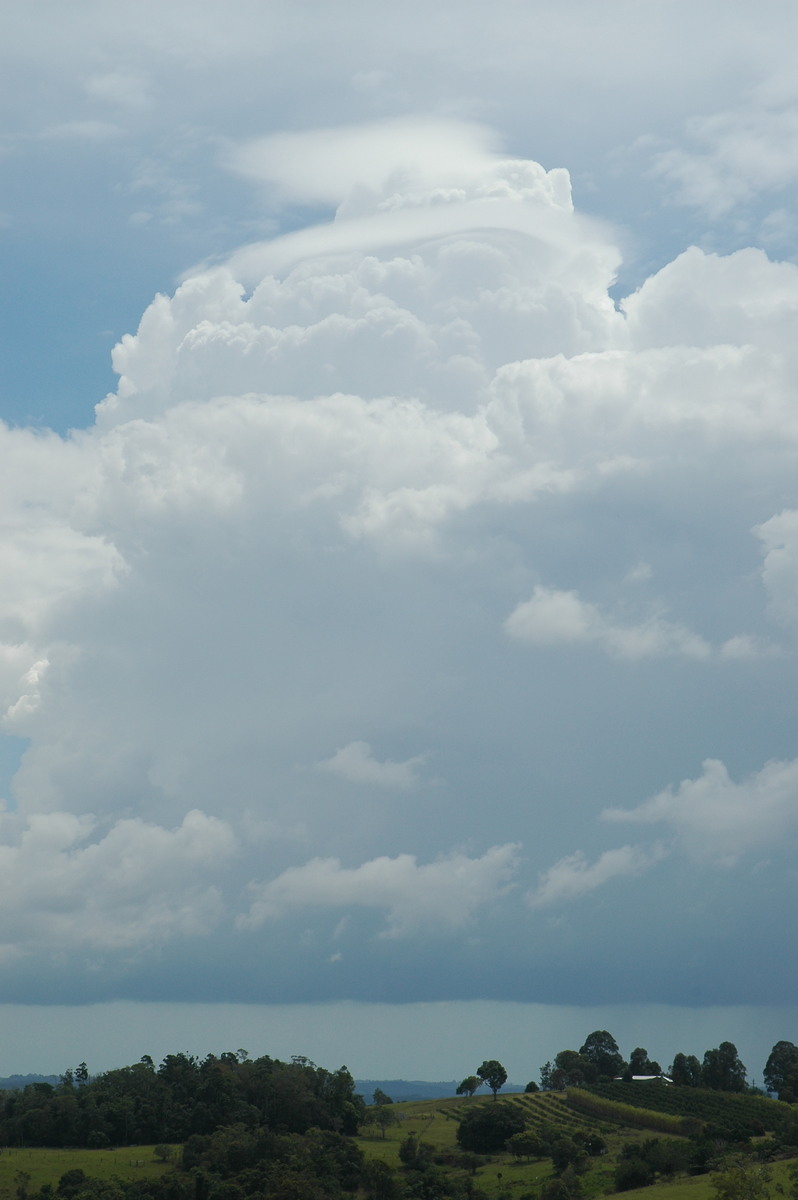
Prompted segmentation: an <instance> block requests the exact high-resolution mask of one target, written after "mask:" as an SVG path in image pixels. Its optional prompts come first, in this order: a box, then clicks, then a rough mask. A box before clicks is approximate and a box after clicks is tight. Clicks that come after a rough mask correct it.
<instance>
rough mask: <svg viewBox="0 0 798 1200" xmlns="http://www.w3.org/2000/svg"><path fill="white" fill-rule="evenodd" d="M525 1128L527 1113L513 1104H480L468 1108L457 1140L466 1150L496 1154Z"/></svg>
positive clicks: (458, 1129) (460, 1125)
mask: <svg viewBox="0 0 798 1200" xmlns="http://www.w3.org/2000/svg"><path fill="white" fill-rule="evenodd" d="M523 1129H524V1115H523V1113H522V1112H521V1111H520V1110H519V1109H518V1108H517V1107H516V1106H515V1105H514V1104H508V1103H507V1102H506V1101H502V1103H501V1104H478V1105H475V1107H473V1108H469V1109H468V1112H467V1113H466V1115H465V1116H464V1117H463V1119H462V1121H461V1122H460V1124H459V1125H458V1127H457V1142H458V1145H460V1146H461V1147H462V1148H463V1150H473V1152H474V1153H475V1154H493V1153H494V1152H495V1151H496V1150H501V1149H502V1148H503V1147H504V1144H505V1142H507V1141H508V1140H509V1139H510V1138H511V1137H512V1136H513V1134H515V1133H521V1132H522V1131H523Z"/></svg>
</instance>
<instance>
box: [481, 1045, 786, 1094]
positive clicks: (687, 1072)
mask: <svg viewBox="0 0 798 1200" xmlns="http://www.w3.org/2000/svg"><path fill="white" fill-rule="evenodd" d="M747 1074H748V1073H747V1071H746V1068H745V1065H744V1064H743V1062H742V1061H741V1059H740V1056H739V1054H738V1052H737V1047H736V1046H735V1045H734V1043H733V1042H721V1043H720V1045H719V1046H717V1047H714V1048H713V1049H709V1050H706V1051H705V1052H704V1057H703V1059H702V1060H699V1059H698V1058H697V1057H696V1055H694V1054H683V1053H682V1052H681V1051H680V1052H679V1053H678V1054H676V1055H674V1059H673V1062H672V1063H671V1065H670V1066H669V1067H668V1068H667V1071H663V1069H662V1067H661V1066H660V1064H659V1063H658V1062H657V1061H656V1060H655V1059H652V1058H649V1055H648V1051H647V1050H646V1049H645V1048H644V1047H642V1046H637V1047H635V1049H634V1050H633V1051H632V1053H631V1055H630V1056H629V1060H628V1061H627V1060H626V1059H624V1057H623V1055H622V1054H621V1052H620V1050H619V1048H618V1043H617V1042H616V1040H615V1038H614V1037H613V1036H612V1034H611V1033H609V1032H608V1031H607V1030H606V1029H596V1030H594V1031H593V1032H592V1033H590V1034H588V1036H587V1038H586V1039H585V1041H584V1043H583V1044H582V1045H581V1046H580V1048H579V1049H578V1050H560V1051H559V1053H558V1054H556V1055H555V1057H554V1059H553V1060H550V1061H548V1062H546V1063H544V1064H543V1066H542V1067H541V1068H540V1084H539V1085H538V1084H537V1083H536V1082H535V1081H534V1080H532V1081H530V1082H529V1083H528V1084H527V1086H526V1089H525V1090H526V1091H527V1092H536V1091H537V1090H538V1087H540V1088H541V1089H542V1090H543V1091H563V1090H564V1089H565V1088H568V1087H589V1086H590V1085H591V1084H595V1083H603V1082H607V1081H608V1080H612V1079H624V1080H631V1079H633V1078H634V1077H635V1076H663V1075H666V1076H667V1077H668V1078H669V1079H670V1080H671V1081H672V1082H673V1083H674V1084H677V1085H679V1086H680V1087H694V1088H709V1089H710V1090H712V1091H719V1092H745V1091H746V1090H750V1089H749V1088H748V1085H747V1083H746V1079H747ZM763 1079H764V1084H765V1088H766V1090H767V1091H768V1092H770V1093H772V1094H775V1095H776V1096H778V1098H779V1100H784V1101H786V1102H787V1103H790V1104H794V1103H796V1102H798V1046H796V1045H795V1044H794V1043H793V1042H788V1041H779V1042H776V1044H775V1045H774V1046H773V1049H772V1050H771V1052H770V1055H769V1057H768V1060H767V1063H766V1064H765V1068H764V1072H763ZM506 1082H507V1072H506V1071H505V1069H504V1067H503V1066H502V1064H501V1063H500V1062H498V1061H497V1060H496V1059H486V1060H485V1061H484V1062H483V1063H482V1066H481V1067H478V1068H477V1070H476V1072H475V1074H473V1075H466V1076H465V1078H464V1079H463V1080H462V1081H461V1083H460V1084H459V1085H458V1087H457V1095H458V1096H473V1095H474V1094H475V1093H476V1091H477V1090H478V1089H479V1088H480V1087H481V1086H482V1085H483V1084H485V1083H486V1084H487V1085H488V1087H489V1088H490V1089H491V1091H492V1092H493V1098H494V1100H495V1099H496V1093H497V1092H498V1091H499V1090H500V1089H501V1088H502V1087H503V1086H504V1084H505V1083H506Z"/></svg>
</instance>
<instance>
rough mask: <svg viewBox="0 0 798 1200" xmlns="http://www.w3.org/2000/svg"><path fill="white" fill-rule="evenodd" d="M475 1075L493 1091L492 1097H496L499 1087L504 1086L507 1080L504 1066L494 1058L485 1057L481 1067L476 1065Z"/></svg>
mask: <svg viewBox="0 0 798 1200" xmlns="http://www.w3.org/2000/svg"><path fill="white" fill-rule="evenodd" d="M477 1075H478V1076H479V1078H480V1079H481V1080H482V1082H483V1083H486V1084H487V1085H488V1087H489V1088H490V1090H491V1091H492V1092H493V1099H494V1100H495V1099H496V1093H497V1092H498V1091H499V1089H500V1088H502V1087H504V1085H505V1083H506V1082H507V1072H506V1071H505V1069H504V1067H503V1066H502V1065H501V1063H500V1062H499V1061H498V1059H495V1058H486V1059H485V1061H484V1062H483V1064H482V1066H481V1067H477Z"/></svg>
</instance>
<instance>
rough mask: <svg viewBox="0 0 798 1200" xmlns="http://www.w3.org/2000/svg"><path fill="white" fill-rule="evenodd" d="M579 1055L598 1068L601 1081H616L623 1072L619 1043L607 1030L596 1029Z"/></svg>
mask: <svg viewBox="0 0 798 1200" xmlns="http://www.w3.org/2000/svg"><path fill="white" fill-rule="evenodd" d="M579 1053H580V1054H581V1055H582V1057H583V1058H586V1059H587V1061H588V1062H590V1063H592V1064H593V1066H594V1067H595V1068H596V1071H597V1072H598V1075H599V1078H600V1079H614V1078H615V1076H616V1075H620V1074H622V1072H623V1069H624V1067H625V1066H626V1063H625V1062H624V1061H623V1057H622V1055H621V1052H620V1050H619V1049H618V1043H617V1042H616V1040H615V1038H614V1037H613V1036H612V1034H611V1033H608V1032H607V1030H606V1029H595V1030H594V1031H593V1033H590V1034H588V1036H587V1037H586V1038H585V1042H584V1045H583V1046H580V1047H579Z"/></svg>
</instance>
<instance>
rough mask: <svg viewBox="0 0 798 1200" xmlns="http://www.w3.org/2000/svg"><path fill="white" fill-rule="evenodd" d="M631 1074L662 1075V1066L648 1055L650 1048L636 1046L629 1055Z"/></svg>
mask: <svg viewBox="0 0 798 1200" xmlns="http://www.w3.org/2000/svg"><path fill="white" fill-rule="evenodd" d="M629 1074H630V1075H661V1074H662V1067H661V1066H660V1065H659V1063H658V1062H653V1061H652V1059H650V1058H649V1057H648V1050H644V1049H643V1047H642V1046H636V1047H635V1049H634V1050H633V1051H632V1053H631V1054H630V1055H629Z"/></svg>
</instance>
